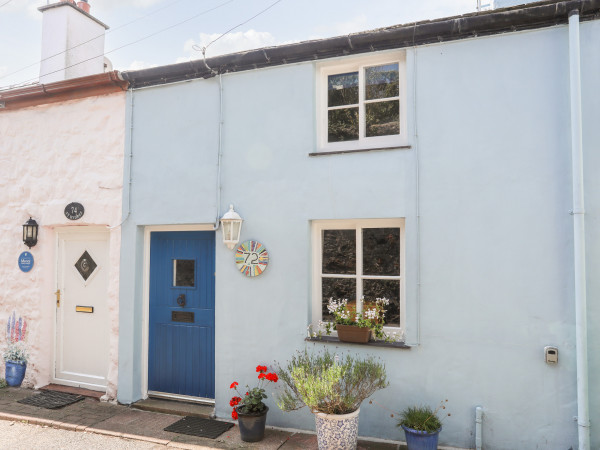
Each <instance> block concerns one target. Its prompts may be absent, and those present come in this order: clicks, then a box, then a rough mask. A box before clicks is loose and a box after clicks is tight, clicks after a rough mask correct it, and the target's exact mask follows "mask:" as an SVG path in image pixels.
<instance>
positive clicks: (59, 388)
mask: <svg viewBox="0 0 600 450" xmlns="http://www.w3.org/2000/svg"><path fill="white" fill-rule="evenodd" d="M39 390H40V391H55V392H66V393H67V394H77V395H83V396H84V397H89V398H93V399H96V400H100V397H102V396H103V395H104V392H101V391H91V390H89V389H83V388H79V387H72V386H63V385H61V384H49V385H47V386H44V387H41V388H40V389H39Z"/></svg>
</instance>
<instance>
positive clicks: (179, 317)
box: [171, 311, 194, 323]
mask: <svg viewBox="0 0 600 450" xmlns="http://www.w3.org/2000/svg"><path fill="white" fill-rule="evenodd" d="M171 322H186V323H194V313H193V312H188V311H171Z"/></svg>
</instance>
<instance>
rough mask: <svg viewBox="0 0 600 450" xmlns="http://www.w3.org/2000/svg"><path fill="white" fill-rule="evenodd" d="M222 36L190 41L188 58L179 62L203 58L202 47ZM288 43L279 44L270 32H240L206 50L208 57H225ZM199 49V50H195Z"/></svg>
mask: <svg viewBox="0 0 600 450" xmlns="http://www.w3.org/2000/svg"><path fill="white" fill-rule="evenodd" d="M219 36H221V35H220V34H217V33H215V34H206V33H200V36H199V39H198V40H196V39H188V40H187V41H185V43H184V44H183V50H184V51H185V52H186V53H187V54H188V56H183V57H179V58H177V62H183V61H189V60H190V59H198V58H201V57H202V51H201V50H200V49H201V48H202V47H205V46H207V45H209V44H210V43H211V42H212V41H214V40H215V39H217V38H218V37H219ZM286 43H288V42H278V41H277V39H276V38H275V36H273V35H272V34H271V33H269V32H268V31H256V30H248V31H238V32H236V33H229V34H226V35H225V36H223V37H222V38H220V39H219V40H218V41H216V42H214V43H213V44H211V45H210V47H208V49H207V50H206V56H207V57H210V56H216V55H223V54H227V53H236V52H241V51H244V50H251V49H255V48H261V47H270V46H273V45H281V44H286ZM194 47H197V48H198V49H196V48H194Z"/></svg>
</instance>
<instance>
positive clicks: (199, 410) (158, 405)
mask: <svg viewBox="0 0 600 450" xmlns="http://www.w3.org/2000/svg"><path fill="white" fill-rule="evenodd" d="M131 407H132V408H136V409H141V410H142V411H152V412H159V413H163V414H174V415H177V416H194V417H204V418H206V419H208V418H210V417H212V416H214V411H215V407H214V406H208V405H201V404H198V403H189V402H181V401H175V400H164V399H158V398H147V399H145V400H140V401H137V402H135V403H134V404H133V405H131Z"/></svg>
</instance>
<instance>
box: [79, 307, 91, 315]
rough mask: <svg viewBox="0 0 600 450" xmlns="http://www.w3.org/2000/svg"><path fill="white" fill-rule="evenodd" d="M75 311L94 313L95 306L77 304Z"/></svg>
mask: <svg viewBox="0 0 600 450" xmlns="http://www.w3.org/2000/svg"><path fill="white" fill-rule="evenodd" d="M75 312H82V313H90V314H91V313H93V312H94V307H93V306H76V307H75Z"/></svg>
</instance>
